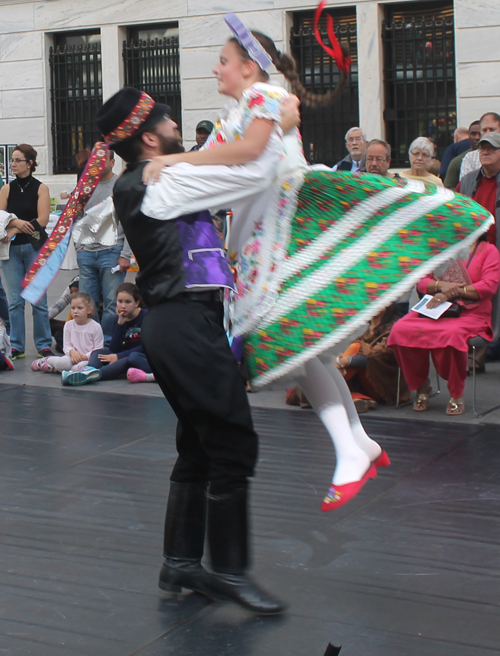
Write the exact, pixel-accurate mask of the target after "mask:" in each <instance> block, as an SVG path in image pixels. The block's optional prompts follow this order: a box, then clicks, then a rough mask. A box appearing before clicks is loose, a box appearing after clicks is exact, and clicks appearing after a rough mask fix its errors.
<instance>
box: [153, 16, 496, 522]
mask: <svg viewBox="0 0 500 656" xmlns="http://www.w3.org/2000/svg"><path fill="white" fill-rule="evenodd" d="M226 22H228V24H229V26H230V27H231V29H232V30H233V32H234V33H235V34H236V38H232V39H230V40H229V41H228V42H227V43H226V45H225V46H224V48H223V50H222V53H221V56H220V61H219V63H218V65H217V66H216V67H215V69H214V73H215V75H216V77H217V81H218V88H219V92H220V93H223V94H224V95H228V96H230V97H232V98H233V101H232V103H230V104H229V105H227V106H226V107H225V108H224V109H223V110H222V112H221V115H220V119H219V121H218V122H217V123H216V126H215V129H214V131H213V133H212V134H211V136H210V138H209V140H208V142H207V144H206V146H205V149H204V150H201V151H198V152H189V153H180V154H175V155H167V156H163V157H158V158H155V159H156V161H153V162H152V163H151V164H150V165H148V167H146V169H145V171H144V180H145V182H148V181H151V180H153V181H154V180H155V179H156V178H158V176H159V175H160V171H161V170H162V168H163V167H164V166H173V165H175V164H180V163H187V164H191V165H194V166H199V165H203V164H210V165H212V164H225V165H245V166H243V167H241V168H242V169H244V170H245V171H247V172H248V175H249V176H250V175H252V167H259V166H260V167H261V168H266V167H267V170H272V171H273V172H274V180H273V181H272V184H270V185H269V187H268V188H266V189H262V190H259V194H258V195H256V194H253V195H247V196H246V197H245V198H242V199H240V200H238V201H236V202H233V203H232V209H233V215H234V216H233V224H232V228H231V235H230V240H229V246H230V251H231V259H232V260H233V264H234V266H235V270H236V272H237V275H238V283H237V284H238V296H237V298H236V302H235V304H234V309H233V317H232V321H233V333H234V334H236V335H241V334H243V335H245V336H246V347H245V348H246V356H247V358H248V359H249V364H250V368H251V369H253V372H254V375H255V380H254V382H255V383H256V384H257V385H259V384H260V385H262V384H266V383H267V382H270V381H272V380H276V379H277V378H280V377H282V376H283V375H284V374H288V373H290V372H294V376H295V379H296V380H297V382H298V383H299V384H300V387H301V388H302V389H303V390H304V393H305V394H306V396H307V398H308V399H309V401H310V402H311V405H312V406H313V408H314V409H315V411H316V412H317V414H318V416H319V417H320V419H321V421H322V422H323V424H324V425H325V427H326V429H327V430H328V432H329V434H330V436H331V439H332V442H333V445H334V448H335V452H336V467H335V471H334V474H333V478H332V483H331V486H330V489H329V491H328V494H327V496H326V497H325V499H324V501H323V504H322V509H323V510H325V511H328V510H333V509H335V508H339V507H341V506H342V505H343V504H345V503H346V502H347V501H349V500H350V499H352V498H353V497H354V496H355V495H356V494H357V493H358V492H359V491H360V489H361V488H362V487H363V485H364V484H365V483H366V481H367V480H368V479H369V478H373V477H375V476H376V473H377V472H376V470H377V467H379V466H387V465H388V464H390V461H389V458H388V456H387V454H386V453H385V452H384V451H383V450H382V448H381V447H380V445H379V444H377V443H376V442H375V441H374V440H372V439H371V438H370V437H369V436H368V435H367V434H366V432H365V430H364V429H363V426H362V424H361V422H360V420H359V417H358V414H357V412H356V409H355V407H354V404H353V401H352V398H351V395H350V392H349V390H348V388H347V385H346V383H345V381H344V379H343V377H342V375H341V374H340V373H339V372H338V371H337V369H336V367H335V366H334V365H333V364H331V363H330V364H324V363H323V362H322V361H321V360H320V359H319V357H317V356H318V355H319V354H321V353H323V352H325V351H326V350H327V349H328V348H330V347H332V346H333V345H334V344H335V343H338V341H340V339H342V338H343V337H347V336H348V335H349V334H351V333H352V332H353V331H354V330H356V329H357V328H359V326H360V325H362V324H363V323H364V322H366V321H367V320H369V319H370V317H371V316H373V315H374V314H377V313H378V312H379V311H380V310H381V309H382V308H383V307H386V306H387V305H388V304H389V303H390V302H392V301H394V300H396V298H398V297H399V296H400V295H401V293H402V292H403V291H405V290H407V289H409V288H411V286H412V285H413V284H414V283H415V282H416V281H417V279H418V273H417V271H416V270H417V269H419V268H422V267H427V268H428V269H432V267H433V264H430V261H431V260H432V261H433V262H434V263H435V262H436V261H440V260H445V259H448V258H449V257H450V255H451V252H450V250H453V248H455V247H456V245H457V242H460V240H464V239H465V240H469V241H470V239H473V238H474V237H473V236H472V235H471V234H470V233H473V232H474V231H476V232H480V231H482V230H484V228H485V225H486V224H488V225H489V222H491V217H490V216H489V215H488V214H487V213H486V212H484V211H482V210H481V208H479V206H477V205H475V204H474V205H470V203H469V204H468V203H467V202H464V201H463V200H460V201H458V200H457V199H455V197H454V196H453V195H452V194H451V195H448V194H447V193H446V192H440V191H436V190H426V189H425V188H424V187H423V185H421V184H418V183H410V184H408V185H403V183H400V182H393V181H390V182H387V181H385V180H381V179H380V177H378V178H375V177H369V176H367V177H363V179H359V178H358V179H356V178H353V176H351V175H349V174H338V173H337V174H332V173H331V172H329V173H325V172H316V171H312V172H311V171H306V170H305V160H304V158H303V156H300V137H299V134H298V131H297V130H295V131H294V132H292V133H289V134H287V135H285V138H284V139H283V137H282V133H281V129H280V127H279V124H280V106H281V103H282V102H283V100H284V98H286V97H287V95H288V94H287V92H286V91H285V90H283V89H281V88H280V87H277V86H273V85H270V84H268V82H267V81H268V78H269V76H268V74H267V72H266V70H265V69H266V67H267V66H268V65H270V64H271V62H272V63H274V65H275V66H276V68H277V69H278V70H279V71H281V72H282V73H283V74H284V75H285V77H286V78H287V79H288V80H289V81H290V82H291V85H292V88H293V90H294V91H295V92H296V93H297V94H298V95H300V96H301V98H302V100H303V101H304V102H309V103H312V104H314V103H319V102H330V101H331V99H332V98H333V97H334V96H335V95H336V94H337V93H338V91H339V87H337V89H335V90H334V91H333V92H331V93H330V94H328V96H327V97H326V98H325V97H319V98H318V97H317V96H314V95H312V94H309V93H308V92H307V91H306V90H305V89H304V88H303V87H302V85H301V84H300V82H299V79H298V75H297V71H296V68H295V63H294V62H293V60H292V59H291V58H290V57H288V56H287V55H285V54H282V53H279V52H278V51H277V50H276V47H275V45H274V43H273V42H272V41H271V40H270V39H269V38H268V37H265V36H264V35H262V34H260V33H258V32H252V33H249V32H248V31H247V30H246V28H245V27H244V26H243V25H242V24H241V23H240V22H239V21H238V19H237V18H236V17H235V16H234V15H232V14H229V15H228V16H227V17H226ZM243 43H244V44H245V46H243V45H242V44H243ZM344 79H345V75H342V76H341V83H342V82H343V80H344ZM273 164H274V168H273ZM297 167H299V168H300V167H301V168H302V171H301V172H300V171H299V172H297V171H296V172H295V173H294V174H293V175H289V174H290V172H291V169H292V168H295V169H297ZM203 168H205V167H203ZM203 168H201V169H200V170H199V176H197V172H196V169H191V167H190V170H189V171H188V170H187V169H183V175H184V174H186V175H187V176H191V178H192V180H191V183H192V182H193V181H194V180H195V179H196V178H197V177H200V179H201V178H202V177H203ZM206 168H210V167H206ZM206 168H205V170H206ZM199 184H201V182H200V183H199ZM224 184H225V181H224V180H223V179H221V180H220V189H221V194H220V196H219V200H222V199H223V198H224ZM242 196H243V194H242ZM451 201H453V202H451ZM215 202H216V200H215V201H214V204H215ZM344 206H345V207H346V210H344V209H343V208H344ZM343 214H345V216H343ZM447 215H448V219H447V220H445V219H446V217H447ZM450 215H451V216H453V222H452V221H450V220H449V216H450ZM457 217H460V220H458V221H457ZM377 222H378V223H377ZM445 250H446V251H447V252H446V254H444V251H445ZM401 253H407V254H408V255H405V256H401ZM373 268H379V269H380V276H379V280H380V282H379V283H377V284H375V285H373V272H372V270H373ZM367 270H368V271H369V274H370V275H369V276H368V275H365V274H366V271H367Z"/></svg>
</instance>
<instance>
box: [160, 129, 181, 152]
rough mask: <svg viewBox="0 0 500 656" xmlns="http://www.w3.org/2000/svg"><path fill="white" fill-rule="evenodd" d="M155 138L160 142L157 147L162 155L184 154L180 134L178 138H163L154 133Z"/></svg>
mask: <svg viewBox="0 0 500 656" xmlns="http://www.w3.org/2000/svg"><path fill="white" fill-rule="evenodd" d="M156 136H157V137H158V139H159V142H160V143H159V146H160V151H161V154H162V155H175V154H176V153H183V152H184V146H183V145H182V141H181V135H180V134H179V136H178V137H164V136H163V135H162V134H158V133H156Z"/></svg>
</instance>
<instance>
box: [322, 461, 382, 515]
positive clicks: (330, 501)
mask: <svg viewBox="0 0 500 656" xmlns="http://www.w3.org/2000/svg"><path fill="white" fill-rule="evenodd" d="M379 457H380V456H379ZM376 476H377V468H376V467H375V465H374V464H372V465H370V467H369V468H368V471H367V472H366V473H365V474H364V476H363V478H361V479H360V480H359V481H354V483H346V484H345V485H333V483H332V485H330V489H329V490H328V494H327V495H326V497H325V498H324V499H323V503H322V504H321V510H322V511H323V512H328V511H329V510H335V509H336V508H340V506H343V505H344V504H346V503H347V502H348V501H350V500H351V499H354V497H355V496H356V495H357V494H358V492H360V491H361V488H362V487H363V486H364V484H365V483H366V482H367V481H368V479H370V478H375V477H376Z"/></svg>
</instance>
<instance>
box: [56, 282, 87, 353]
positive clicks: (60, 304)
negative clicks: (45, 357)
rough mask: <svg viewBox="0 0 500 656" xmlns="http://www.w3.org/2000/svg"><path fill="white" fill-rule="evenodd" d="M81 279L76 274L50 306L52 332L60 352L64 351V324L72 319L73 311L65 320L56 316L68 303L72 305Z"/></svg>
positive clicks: (57, 349)
mask: <svg viewBox="0 0 500 656" xmlns="http://www.w3.org/2000/svg"><path fill="white" fill-rule="evenodd" d="M79 281H80V277H79V276H75V277H74V278H73V279H72V280H71V282H70V283H69V285H68V286H67V287H66V289H65V290H64V291H63V293H62V295H61V297H60V298H59V299H58V300H57V301H56V302H55V303H53V304H52V305H51V306H50V307H49V321H50V332H51V333H52V337H53V338H54V339H55V342H56V351H57V352H58V353H64V344H63V335H64V325H65V323H66V321H71V311H70V312H69V316H68V317H67V318H66V319H65V320H63V319H56V317H57V315H58V314H60V313H61V312H62V311H63V310H64V309H65V308H67V307H68V305H71V299H72V298H73V296H74V295H75V294H76V292H77V291H78V289H79Z"/></svg>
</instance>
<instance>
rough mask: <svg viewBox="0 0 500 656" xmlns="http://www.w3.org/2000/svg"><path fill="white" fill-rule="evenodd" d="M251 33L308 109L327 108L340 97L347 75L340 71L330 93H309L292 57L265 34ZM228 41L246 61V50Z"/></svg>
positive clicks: (346, 52)
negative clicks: (278, 47)
mask: <svg viewBox="0 0 500 656" xmlns="http://www.w3.org/2000/svg"><path fill="white" fill-rule="evenodd" d="M251 33H252V35H253V36H254V37H255V38H256V39H257V41H258V42H259V43H260V45H261V46H262V47H263V48H264V50H265V51H266V52H267V54H268V55H269V57H270V58H271V61H272V62H273V64H274V65H275V67H276V69H277V70H278V71H279V72H280V73H282V74H283V75H284V76H285V78H286V79H287V80H288V81H289V82H290V84H291V86H292V91H293V93H295V94H296V95H297V96H298V97H299V98H300V100H301V101H302V102H303V103H304V104H305V105H307V106H309V107H327V106H328V105H331V104H332V102H333V101H334V100H335V98H336V97H337V96H339V95H340V93H341V91H342V89H343V88H344V85H345V83H346V80H347V75H346V74H345V73H343V72H342V71H340V80H339V83H338V84H337V86H336V87H335V89H332V90H331V91H328V93H324V94H320V93H312V92H311V91H308V90H307V89H306V88H305V86H304V85H303V84H302V82H301V81H300V78H299V72H298V70H297V64H296V63H295V60H294V59H293V57H290V55H287V54H286V53H283V52H280V51H279V50H278V49H277V48H276V45H275V44H274V41H273V40H272V39H270V38H269V37H268V36H266V35H265V34H262V32H257V31H254V30H252V31H251ZM230 41H232V42H233V43H235V45H236V47H237V48H238V50H239V53H240V55H241V57H242V58H243V60H244V61H248V60H249V59H250V56H249V54H248V52H247V51H246V49H245V48H244V47H243V46H242V45H241V43H240V42H239V41H238V39H236V38H235V37H233V38H231V39H230ZM341 48H342V52H343V53H344V55H346V56H347V55H348V54H349V53H348V49H347V46H345V45H344V44H341ZM261 73H262V77H263V79H265V80H268V79H269V75H268V74H267V73H266V72H265V71H261Z"/></svg>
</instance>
